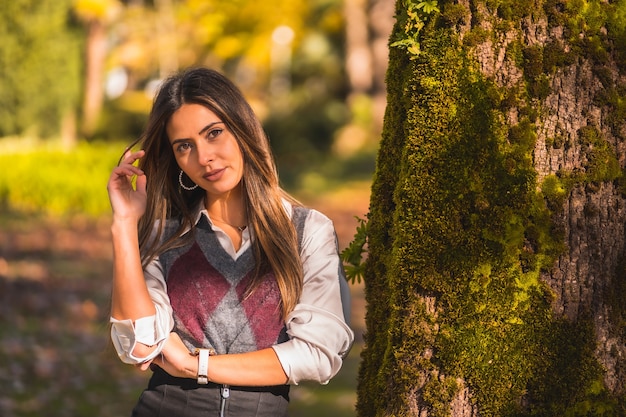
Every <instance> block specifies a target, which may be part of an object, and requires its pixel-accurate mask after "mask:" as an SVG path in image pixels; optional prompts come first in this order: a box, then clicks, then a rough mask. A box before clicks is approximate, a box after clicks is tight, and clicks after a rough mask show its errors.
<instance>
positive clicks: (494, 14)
mask: <svg viewBox="0 0 626 417" xmlns="http://www.w3.org/2000/svg"><path fill="white" fill-rule="evenodd" d="M425 3H428V5H429V6H431V7H432V6H433V5H435V4H436V6H437V10H435V11H431V12H424V6H425ZM623 3H624V2H621V3H614V4H609V3H603V2H599V1H596V2H592V1H589V2H587V1H582V0H581V1H576V2H564V1H558V0H548V1H539V0H537V1H504V0H503V1H497V0H491V1H458V2H455V1H441V0H440V1H438V2H419V1H408V0H407V1H398V2H397V24H396V27H395V29H394V33H393V34H392V38H391V44H392V48H391V51H390V64H389V70H388V76H387V83H388V108H387V113H386V117H385V123H384V132H383V137H382V141H381V146H380V151H379V155H378V162H377V170H376V175H375V179H374V183H373V186H372V199H371V205H370V214H369V218H368V227H369V229H368V231H369V232H368V233H369V240H368V245H369V246H368V247H369V253H368V260H367V264H366V268H365V277H364V278H365V283H366V299H367V302H368V311H367V316H366V325H367V334H366V339H365V342H366V347H365V349H364V351H363V354H362V357H363V361H362V365H361V369H360V374H359V389H358V390H359V391H358V403H357V411H358V415H359V416H362V417H365V416H417V415H419V416H449V415H452V416H479V415H480V416H494V417H495V416H566V415H571V416H583V415H594V416H609V415H611V416H617V415H625V414H626V408H625V405H624V401H623V400H624V399H625V398H624V392H625V391H624V390H623V384H622V386H621V388H620V387H619V386H616V385H615V384H607V378H606V369H605V368H606V362H601V361H600V360H599V359H598V357H597V356H598V355H597V354H598V338H597V333H598V331H599V330H598V323H599V322H598V320H597V318H596V315H597V314H598V311H604V310H603V309H598V308H597V306H596V305H595V304H594V303H599V304H602V305H603V306H604V305H606V306H608V307H606V308H609V309H610V310H611V311H612V314H613V317H614V318H613V319H612V320H613V321H612V323H614V324H615V323H616V320H617V322H618V323H619V322H620V320H623V319H622V317H625V316H626V314H623V309H624V307H623V306H622V302H624V301H625V297H624V296H623V295H622V296H620V295H619V294H622V293H623V292H624V291H623V290H620V289H623V288H624V287H626V285H624V284H623V283H622V280H621V279H620V276H621V275H620V274H618V273H617V271H618V270H617V269H616V270H615V271H614V272H613V275H612V276H613V278H611V277H609V278H608V279H604V280H603V281H602V286H603V288H604V290H602V291H596V292H594V294H595V295H594V297H595V298H594V299H593V301H592V302H589V303H587V304H585V303H584V302H581V303H580V305H579V306H578V307H577V310H576V314H575V316H572V315H571V314H569V315H568V314H561V312H560V310H559V309H558V308H556V307H555V306H557V305H559V303H562V300H561V299H562V298H563V296H562V295H561V294H559V293H557V292H556V291H555V289H554V288H555V285H554V283H553V281H554V280H556V279H557V278H558V276H561V275H562V276H565V275H566V274H565V273H563V274H561V275H559V274H558V273H557V272H562V271H564V270H565V269H563V268H562V267H560V266H559V265H558V264H559V262H566V261H567V262H570V263H575V262H578V260H575V259H573V258H574V257H573V256H567V255H568V254H570V255H571V251H572V247H571V246H572V242H573V240H572V238H571V237H572V236H573V235H574V234H575V233H574V232H572V231H571V230H570V228H569V226H567V225H564V222H567V221H568V215H567V213H565V210H564V205H565V204H566V202H567V201H568V198H569V199H570V200H569V201H570V202H571V199H572V198H573V197H572V195H573V194H572V190H582V191H583V192H586V193H593V192H594V191H593V190H594V186H595V187H601V186H602V184H607V185H608V186H610V187H614V188H615V189H616V190H617V188H618V187H619V181H620V178H621V176H622V173H621V169H623V163H622V166H620V162H619V161H620V160H621V161H623V160H624V158H623V157H622V158H620V157H619V155H618V152H619V149H621V145H620V144H621V143H622V141H623V140H624V138H623V137H622V136H621V134H620V132H623V131H624V127H625V126H624V121H623V119H622V120H617V119H615V118H614V117H612V116H611V117H609V116H608V115H611V114H613V113H614V112H619V111H623V110H621V106H622V104H620V103H622V101H623V99H619V98H616V97H615V96H611V97H613V98H612V99H611V100H608V101H606V102H604V106H603V107H602V106H600V107H601V109H600V110H599V112H601V113H602V112H604V113H602V114H606V115H607V117H604V118H600V119H601V120H602V123H599V124H598V125H597V126H596V125H595V124H594V121H593V119H591V118H589V119H588V120H585V121H583V122H581V123H580V124H581V126H582V127H580V128H577V129H566V128H563V129H562V130H563V133H562V137H560V138H556V137H553V139H552V140H548V138H547V137H546V133H545V132H546V131H547V129H545V128H544V125H548V124H549V123H548V122H549V121H550V120H551V119H550V117H551V114H552V113H551V112H550V111H549V106H550V100H551V99H552V98H553V97H554V96H555V95H556V94H555V92H554V88H555V85H556V84H555V81H554V80H555V74H557V73H558V72H559V71H561V70H563V69H564V68H565V69H566V70H567V71H575V70H576V68H577V66H578V65H581V66H582V65H583V64H586V63H589V62H591V63H592V67H593V74H594V75H593V76H592V77H593V79H594V80H598V81H599V82H601V83H602V84H603V86H604V88H602V89H601V90H602V91H603V92H605V93H606V92H610V91H613V92H616V91H618V90H620V89H621V88H623V84H620V82H619V80H620V77H619V76H618V74H617V73H616V70H615V68H617V67H618V65H617V63H618V62H619V61H620V59H622V58H621V57H622V55H621V52H620V51H621V49H619V48H618V46H619V42H618V41H617V40H616V39H617V38H618V37H619V36H618V35H619V34H624V33H626V32H624V27H625V25H624V24H623V22H621V21H620V19H622V20H626V19H624V18H620V17H619V16H618V14H619V13H621V12H622V11H625V10H626V4H623ZM420 5H421V6H420ZM618 12H619V13H618ZM537 22H547V23H546V24H545V25H544V27H543V29H545V30H542V28H541V27H540V26H541V25H540V24H538V27H539V28H538V29H537V30H536V33H531V32H532V31H531V30H529V29H528V27H532V26H533V25H535V24H536V23H537ZM577 30H580V31H582V32H576V31H577ZM579 33H583V34H584V35H585V36H582V37H581V36H580V35H579ZM537 34H538V35H537ZM550 34H552V35H550ZM554 34H564V35H562V36H561V35H558V36H557V35H554ZM533 36H535V38H537V39H538V38H542V40H541V42H539V41H538V40H537V39H535V38H533ZM596 38H597V39H596ZM503 39H506V40H507V41H506V42H503ZM532 39H534V40H532ZM612 39H613V41H612ZM531 43H532V44H531ZM489 48H491V49H490V50H491V55H493V56H494V57H495V58H493V61H494V62H498V64H497V65H500V68H499V71H500V73H498V72H497V71H489V69H488V68H486V65H485V62H489V59H490V58H489V56H491V55H490V53H489V50H488V49H489ZM498 48H500V49H498ZM481 51H482V52H481ZM501 51H506V54H505V55H506V57H505V58H502V59H501V61H498V59H499V58H498V56H499V55H498V54H499V53H500V52H501ZM480 54H482V58H481V57H480V56H479V55H480ZM485 56H487V58H485ZM497 65H494V67H495V66H497ZM617 72H618V71H617ZM615 94H617V93H615ZM605 95H606V94H605ZM605 95H601V94H598V95H596V96H594V97H593V100H594V102H595V103H596V104H594V105H597V101H598V100H600V99H601V98H602V97H604V96H605ZM609 95H610V94H609ZM618 95H619V94H618ZM578 104H579V105H581V106H591V104H589V103H582V102H581V103H578ZM600 107H598V108H600ZM590 108H591V107H590ZM594 108H595V107H594ZM555 145H557V146H560V147H561V148H565V147H575V149H576V150H577V152H576V163H577V166H574V167H571V168H570V167H561V169H557V170H551V169H547V170H546V169H545V168H541V167H538V165H537V163H538V161H539V160H540V159H541V158H540V157H539V156H538V155H543V154H541V153H540V152H539V151H538V149H539V150H542V149H544V148H545V149H548V148H549V147H552V149H554V147H555ZM542 152H543V151H542ZM545 152H548V153H549V152H551V151H550V149H548V150H547V151H545ZM545 152H544V153H545ZM553 158H555V156H553ZM616 198H619V199H622V200H623V196H621V197H616ZM619 216H621V215H616V216H615V219H613V220H614V221H615V222H616V223H618V222H620V221H622V218H621V217H619ZM586 218H587V219H589V220H590V221H592V219H595V218H594V217H593V215H589V216H587V217H586ZM594 221H595V220H594ZM598 233H602V228H601V227H600V228H599V229H598ZM620 251H621V253H623V247H622V248H621V249H620ZM622 257H623V255H622ZM611 262H613V260H611ZM619 264H620V265H623V264H624V262H620V263H619ZM575 266H576V267H577V266H578V265H577V264H576V265H575ZM559 268H560V269H559ZM591 269H593V268H591ZM622 269H623V268H622ZM590 273H591V274H594V271H593V270H591V271H590ZM595 273H596V274H597V273H598V271H596V272H595ZM597 282H598V285H599V286H600V284H599V282H600V281H597ZM610 288H615V289H617V290H619V291H618V295H615V293H613V292H611V297H606V296H607V290H609V289H610ZM620 291H621V292H620ZM603 296H604V297H605V298H606V299H607V300H608V301H607V302H606V303H605V302H604V301H603V300H601V299H598V298H597V297H603ZM603 308H604V307H603ZM561 310H562V309H561ZM565 310H567V308H566V309H565ZM616 317H617V318H616ZM620 326H621V325H616V326H613V330H612V331H611V332H612V333H611V334H610V336H611V337H612V338H618V339H620V338H621V339H620V340H621V345H622V346H623V344H624V342H623V341H624V338H623V336H624V335H623V326H621V327H620ZM619 355H620V352H615V357H618V356H619ZM612 363H613V364H614V366H618V367H620V366H622V367H623V366H624V365H625V364H626V363H625V362H624V360H623V359H622V360H621V362H620V360H615V361H614V362H612ZM615 372H616V371H615V370H613V373H614V374H615ZM617 374H620V373H619V371H617ZM620 375H621V374H620ZM620 400H622V401H621V402H620Z"/></svg>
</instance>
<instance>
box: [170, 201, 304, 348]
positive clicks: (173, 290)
mask: <svg viewBox="0 0 626 417" xmlns="http://www.w3.org/2000/svg"><path fill="white" fill-rule="evenodd" d="M307 212H308V209H307V208H303V207H294V216H293V219H292V220H293V222H294V225H295V226H296V230H297V232H298V235H299V236H301V234H302V229H303V227H304V220H305V218H306V213H307ZM170 230H171V229H170ZM160 261H161V264H162V266H163V270H164V274H165V280H166V283H167V293H168V296H169V297H170V303H171V305H172V309H173V311H174V323H175V324H174V331H175V332H176V333H178V335H179V336H180V337H181V339H182V340H183V342H184V343H185V344H186V345H187V347H188V348H190V349H192V348H194V347H204V348H210V347H212V348H214V349H215V350H216V352H217V353H218V354H227V353H243V352H250V351H254V350H259V349H264V348H267V347H270V346H272V345H274V344H277V343H282V342H285V341H287V340H288V336H287V333H286V328H285V323H284V322H283V320H282V319H281V309H280V290H279V288H278V284H277V283H276V279H275V277H274V274H273V273H272V272H268V273H266V274H265V275H264V276H263V277H262V280H261V284H260V285H259V286H258V287H257V289H256V290H255V291H254V292H253V293H252V294H251V295H249V296H246V289H247V288H248V285H249V284H250V281H251V280H252V278H253V275H254V267H255V260H254V255H253V253H252V248H251V247H249V248H248V249H247V250H246V251H245V252H244V253H242V254H241V255H240V256H239V257H238V258H237V259H236V260H234V259H233V258H232V257H231V256H230V255H229V254H228V253H227V252H226V251H225V250H224V249H223V248H222V245H221V244H220V243H219V241H218V239H217V236H216V235H215V232H214V231H213V230H212V229H211V225H210V224H209V221H208V219H207V218H206V216H201V219H200V221H199V222H198V224H197V225H196V227H195V233H194V239H193V240H192V241H191V242H190V243H189V244H188V245H186V246H184V247H180V248H175V249H172V250H169V251H167V252H165V253H163V254H162V255H161V256H160Z"/></svg>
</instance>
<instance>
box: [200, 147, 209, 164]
mask: <svg viewBox="0 0 626 417" xmlns="http://www.w3.org/2000/svg"><path fill="white" fill-rule="evenodd" d="M211 161H213V151H212V150H211V147H210V146H207V145H203V146H199V147H198V163H199V164H200V165H208V164H209V163H211Z"/></svg>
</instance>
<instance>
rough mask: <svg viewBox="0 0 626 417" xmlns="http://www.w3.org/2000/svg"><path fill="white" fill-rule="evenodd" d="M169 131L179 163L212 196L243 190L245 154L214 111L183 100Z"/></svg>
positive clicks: (218, 196)
mask: <svg viewBox="0 0 626 417" xmlns="http://www.w3.org/2000/svg"><path fill="white" fill-rule="evenodd" d="M166 132H167V136H168V138H169V141H170V144H171V145H172V150H173V151H174V156H175V157H176V162H178V166H179V167H180V168H181V169H182V170H183V171H184V172H185V174H187V176H189V178H191V180H192V181H193V182H194V183H196V184H198V186H200V187H201V188H203V189H204V190H205V191H206V192H207V197H208V198H209V199H211V200H215V199H220V198H227V197H228V195H229V194H230V193H231V192H233V191H235V192H239V191H240V190H241V187H240V184H241V178H242V176H243V155H242V154H241V150H240V149H239V145H238V144H237V140H236V139H235V137H234V136H233V134H232V133H231V132H230V131H229V130H228V129H227V127H226V125H225V124H224V122H222V120H220V119H219V118H218V117H217V115H216V114H215V113H213V112H212V111H211V110H209V109H207V108H206V107H204V106H202V105H200V104H183V105H182V106H181V107H180V108H179V109H178V110H177V111H176V112H174V114H172V117H171V118H170V120H169V121H168V123H167V126H166ZM189 185H191V184H189Z"/></svg>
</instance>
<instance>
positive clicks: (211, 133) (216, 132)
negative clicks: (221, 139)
mask: <svg viewBox="0 0 626 417" xmlns="http://www.w3.org/2000/svg"><path fill="white" fill-rule="evenodd" d="M223 131H224V129H212V130H209V131H208V132H207V134H206V136H207V138H209V139H214V138H216V137H218V136H219V135H220V134H221V133H222V132H223Z"/></svg>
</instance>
